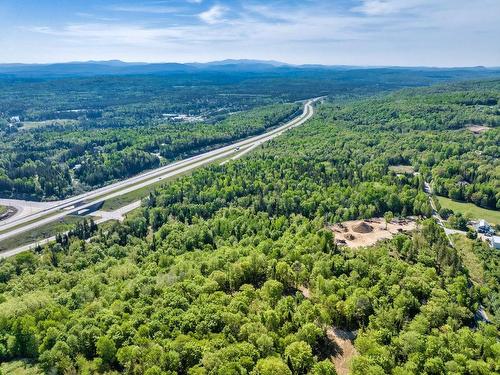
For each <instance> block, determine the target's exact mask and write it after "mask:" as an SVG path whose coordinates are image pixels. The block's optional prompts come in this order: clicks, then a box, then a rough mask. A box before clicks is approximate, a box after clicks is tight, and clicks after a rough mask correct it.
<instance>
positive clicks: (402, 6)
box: [352, 0, 432, 16]
mask: <svg viewBox="0 0 500 375" xmlns="http://www.w3.org/2000/svg"><path fill="white" fill-rule="evenodd" d="M426 3H427V5H431V4H432V1H429V0H362V4H361V5H359V6H356V7H354V8H352V10H353V11H354V12H359V13H364V14H366V15H368V16H381V15H389V14H396V13H399V12H401V11H407V10H411V9H414V8H416V7H419V6H422V5H426Z"/></svg>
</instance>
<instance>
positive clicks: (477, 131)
mask: <svg viewBox="0 0 500 375" xmlns="http://www.w3.org/2000/svg"><path fill="white" fill-rule="evenodd" d="M467 129H469V130H470V131H471V132H473V133H474V134H482V133H484V132H486V131H488V130H490V129H491V128H490V127H488V126H484V125H471V126H468V127H467Z"/></svg>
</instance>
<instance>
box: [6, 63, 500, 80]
mask: <svg viewBox="0 0 500 375" xmlns="http://www.w3.org/2000/svg"><path fill="white" fill-rule="evenodd" d="M366 69H390V70H398V69H401V70H419V71H426V70H429V71H443V72H444V71H448V72H449V71H455V72H456V71H463V72H475V73H481V72H484V73H485V74H489V73H491V72H495V73H498V72H500V68H484V67H471V68H428V67H414V68H404V67H360V66H346V65H335V66H329V65H292V64H287V63H282V62H279V61H262V60H222V61H213V62H208V63H184V64H182V63H144V62H123V61H120V60H108V61H83V62H80V61H75V62H66V63H55V64H0V76H3V77H22V78H37V77H72V76H76V77H78V76H96V75H143V74H161V75H165V74H182V73H184V74H186V73H192V74H196V73H211V72H212V73H287V72H288V73H290V72H294V71H318V70H321V71H327V70H335V71H342V70H366ZM479 75H481V74H479Z"/></svg>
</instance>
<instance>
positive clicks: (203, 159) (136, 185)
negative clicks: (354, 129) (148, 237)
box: [0, 98, 321, 258]
mask: <svg viewBox="0 0 500 375" xmlns="http://www.w3.org/2000/svg"><path fill="white" fill-rule="evenodd" d="M319 99H321V98H316V99H311V100H309V101H307V102H306V103H305V105H304V111H303V113H302V114H301V115H300V116H298V117H297V118H295V119H293V120H292V121H290V122H288V123H286V124H284V125H282V126H280V127H278V128H276V129H274V130H271V131H269V132H267V133H264V134H261V135H259V136H255V137H252V138H249V139H245V140H243V141H239V142H236V143H233V144H231V145H229V146H225V147H221V148H219V149H217V150H213V151H209V152H206V153H204V154H201V155H197V156H194V157H191V158H188V159H185V160H182V161H179V162H176V163H173V164H170V165H168V166H165V167H161V168H158V169H156V170H153V171H150V172H146V173H143V174H141V175H138V176H134V177H132V178H130V179H127V180H124V181H121V182H118V183H115V184H112V185H109V186H107V187H104V188H100V189H97V190H95V191H92V192H88V193H85V194H82V195H80V196H78V197H73V198H69V199H66V200H64V201H59V202H53V203H55V204H54V206H52V207H50V208H48V209H45V210H42V211H40V212H37V213H35V214H32V215H29V216H25V217H22V218H19V219H18V220H14V221H11V222H9V223H5V224H0V232H2V233H1V234H0V241H1V240H4V239H6V238H10V237H13V236H16V235H19V234H21V233H24V232H26V231H29V230H33V229H34V228H37V227H40V226H42V225H45V224H48V223H50V222H53V221H56V220H60V219H62V218H63V217H65V216H67V215H69V214H74V213H76V212H78V211H80V210H83V209H85V208H87V207H90V206H92V205H94V204H96V203H97V202H100V201H104V200H107V199H111V198H114V197H117V196H120V195H124V194H127V193H129V192H132V191H135V190H138V189H141V188H142V187H145V186H148V185H151V184H154V183H157V182H158V181H160V180H162V179H165V178H169V177H172V176H176V175H179V174H182V173H185V172H187V171H190V170H193V169H195V168H198V167H201V166H203V165H206V164H208V163H211V162H214V161H216V160H218V159H224V158H228V157H230V156H234V155H235V154H236V155H238V154H240V153H244V152H245V151H246V150H247V149H250V150H251V149H253V148H255V147H257V146H258V145H260V144H262V143H264V142H267V141H269V140H271V139H274V138H276V137H278V136H279V135H281V134H282V133H283V132H284V131H286V130H289V129H291V128H294V127H296V126H300V125H302V124H304V123H305V122H306V121H308V120H309V119H310V118H311V117H312V116H313V115H314V108H313V104H314V102H315V101H317V100H319ZM245 153H246V152H245ZM121 216H122V215H121ZM52 240H53V239H52ZM49 242H50V241H49ZM44 243H46V242H44ZM33 245H36V244H32V245H31V246H33ZM29 248H30V247H26V246H24V247H22V248H19V249H14V250H9V251H8V252H4V253H0V258H1V257H5V255H4V254H8V255H7V256H12V255H14V254H17V253H20V252H22V251H26V250H28V249H29Z"/></svg>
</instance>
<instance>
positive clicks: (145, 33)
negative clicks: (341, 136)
mask: <svg viewBox="0 0 500 375" xmlns="http://www.w3.org/2000/svg"><path fill="white" fill-rule="evenodd" d="M499 14H500V2H498V1H497V0H477V1H475V2H470V1H465V0H455V1H453V0H441V1H432V0H339V1H318V0H303V1H296V0H291V1H282V0H277V1H263V0H253V1H228V0H170V1H161V0H149V1H146V0H143V1H131V0H121V1H120V0H117V1H104V0H87V1H83V0H75V1H49V0H38V1H35V0H25V1H23V2H22V4H20V3H19V2H16V1H13V0H5V1H4V2H2V3H1V4H0V20H1V21H2V23H3V25H4V28H5V29H6V30H7V32H5V33H4V35H2V37H1V38H0V51H1V52H0V63H14V62H17V63H19V62H20V63H54V62H64V61H88V60H113V59H117V60H122V61H134V62H181V63H182V62H207V61H214V60H224V59H259V60H276V61H283V62H286V63H290V64H324V65H360V66H436V67H444V66H447V67H451V66H478V65H482V66H500V48H499V46H498V42H497V41H496V36H497V35H499V32H500V23H499V22H497V18H498V15H499Z"/></svg>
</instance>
